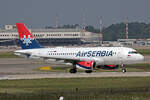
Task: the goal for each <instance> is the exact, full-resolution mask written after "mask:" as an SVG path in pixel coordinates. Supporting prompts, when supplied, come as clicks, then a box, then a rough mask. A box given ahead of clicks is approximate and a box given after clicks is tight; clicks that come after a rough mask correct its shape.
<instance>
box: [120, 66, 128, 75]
mask: <svg viewBox="0 0 150 100" xmlns="http://www.w3.org/2000/svg"><path fill="white" fill-rule="evenodd" d="M121 67H122V72H123V73H125V72H127V70H126V68H125V66H124V65H123V64H122V65H121Z"/></svg>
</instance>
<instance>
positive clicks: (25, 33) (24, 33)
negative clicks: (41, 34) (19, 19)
mask: <svg viewBox="0 0 150 100" xmlns="http://www.w3.org/2000/svg"><path fill="white" fill-rule="evenodd" d="M16 26H17V30H18V33H19V39H23V38H26V39H28V38H30V39H32V38H34V37H33V35H32V34H31V33H30V32H29V30H28V29H27V28H26V26H25V25H24V23H16Z"/></svg>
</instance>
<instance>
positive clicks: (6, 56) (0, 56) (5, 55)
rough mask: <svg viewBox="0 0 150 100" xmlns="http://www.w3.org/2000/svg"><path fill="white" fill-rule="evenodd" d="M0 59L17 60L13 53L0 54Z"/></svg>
mask: <svg viewBox="0 0 150 100" xmlns="http://www.w3.org/2000/svg"><path fill="white" fill-rule="evenodd" d="M0 58H19V56H16V55H14V53H13V52H0Z"/></svg>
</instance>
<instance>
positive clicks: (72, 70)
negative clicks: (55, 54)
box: [69, 69, 77, 73]
mask: <svg viewBox="0 0 150 100" xmlns="http://www.w3.org/2000/svg"><path fill="white" fill-rule="evenodd" d="M69 72H70V73H76V72H77V70H76V69H70V70H69Z"/></svg>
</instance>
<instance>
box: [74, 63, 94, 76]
mask: <svg viewBox="0 0 150 100" xmlns="http://www.w3.org/2000/svg"><path fill="white" fill-rule="evenodd" d="M76 68H78V69H81V70H85V72H86V73H91V72H92V70H93V68H95V62H94V61H81V62H78V63H77V64H76Z"/></svg>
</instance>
